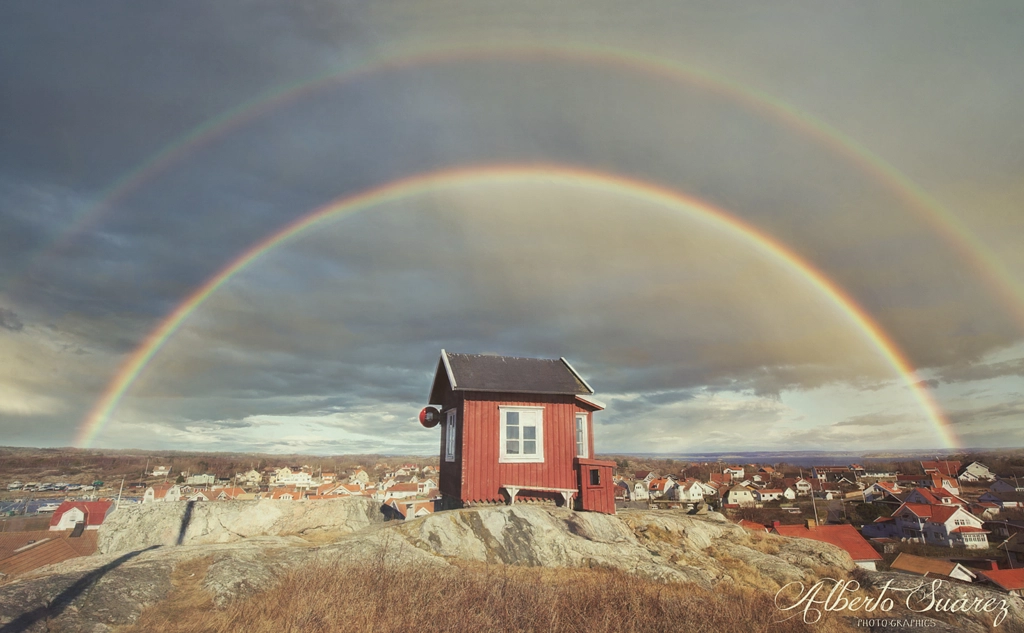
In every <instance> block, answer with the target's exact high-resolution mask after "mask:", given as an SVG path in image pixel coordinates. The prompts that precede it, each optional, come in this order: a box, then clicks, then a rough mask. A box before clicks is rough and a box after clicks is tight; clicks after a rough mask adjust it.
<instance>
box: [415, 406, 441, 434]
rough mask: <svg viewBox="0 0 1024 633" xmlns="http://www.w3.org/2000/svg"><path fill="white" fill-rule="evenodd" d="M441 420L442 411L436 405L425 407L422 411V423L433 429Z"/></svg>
mask: <svg viewBox="0 0 1024 633" xmlns="http://www.w3.org/2000/svg"><path fill="white" fill-rule="evenodd" d="M440 421H441V412H440V411H438V410H437V409H436V408H434V407H424V408H423V410H422V411H420V424H422V425H423V426H425V427H427V428H428V429H432V428H434V427H435V426H437V425H438V423H439V422H440Z"/></svg>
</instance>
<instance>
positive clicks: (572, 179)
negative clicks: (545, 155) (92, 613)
mask: <svg viewBox="0 0 1024 633" xmlns="http://www.w3.org/2000/svg"><path fill="white" fill-rule="evenodd" d="M531 180H534V181H542V182H544V183H555V184H563V185H565V186H572V187H586V188H587V189H588V190H596V191H606V192H608V193H610V194H616V195H624V196H632V197H635V198H638V199H641V200H644V201H647V202H650V203H655V204H659V205H664V206H666V207H669V208H673V209H677V210H680V211H683V212H685V213H687V214H688V215H690V216H691V217H693V218H696V219H698V220H701V221H704V222H707V223H709V224H711V225H712V226H715V227H717V228H719V229H723V230H725V231H728V232H730V233H731V234H732V235H736V236H739V237H741V238H743V239H744V240H745V241H746V242H747V243H749V244H750V245H752V246H753V247H755V248H757V249H758V250H760V251H761V252H762V253H764V254H766V255H769V256H770V257H772V258H774V259H776V260H778V261H780V262H782V263H783V264H784V265H785V266H787V267H788V268H789V269H790V270H792V271H793V272H795V273H797V274H799V275H801V276H802V277H803V278H804V279H805V280H806V281H807V282H809V283H810V284H811V285H812V286H813V287H814V288H815V289H816V290H818V291H819V292H821V293H822V294H823V295H824V296H825V297H827V298H828V299H829V300H830V301H831V302H832V303H833V304H834V305H835V306H836V307H838V308H839V309H840V310H841V311H842V312H843V313H844V314H845V315H846V317H847V318H848V319H849V321H850V322H851V323H853V324H854V325H855V326H856V327H857V328H859V329H860V330H861V331H862V332H863V333H864V335H865V337H866V338H867V339H868V340H869V341H870V342H871V343H872V344H873V345H874V346H875V347H876V348H877V349H878V351H879V353H880V354H881V355H882V356H883V357H884V358H885V360H886V361H887V362H888V363H889V364H890V365H891V366H892V367H893V369H894V370H895V371H896V372H897V373H898V374H899V376H900V377H901V378H902V380H903V381H904V382H905V383H906V385H907V387H908V388H909V389H910V390H911V393H912V394H913V396H914V398H915V399H916V400H917V402H918V403H919V405H920V406H921V408H922V410H923V411H924V412H925V415H926V416H927V418H928V420H929V422H930V423H931V424H932V425H933V426H934V428H935V431H936V433H937V435H938V436H939V438H940V439H941V441H942V442H943V444H945V445H946V447H948V448H957V447H958V446H959V442H958V439H957V437H956V435H955V434H954V432H953V428H952V426H951V425H950V424H949V421H948V420H947V419H946V418H945V416H944V414H943V413H942V411H941V409H940V408H939V406H938V404H937V403H936V402H935V400H934V399H933V398H932V396H931V394H930V393H929V392H928V391H927V390H926V389H925V388H924V387H923V386H922V385H921V384H920V383H921V380H920V378H919V377H918V376H917V374H916V373H915V371H914V369H913V368H912V367H911V364H910V362H909V361H908V360H907V359H906V357H905V356H904V354H903V353H902V352H901V351H900V350H899V348H898V347H897V346H896V344H895V343H894V342H893V341H892V340H891V339H890V338H889V337H888V335H886V333H885V332H884V331H883V330H882V329H881V327H879V325H878V324H877V323H876V322H875V321H874V320H873V319H872V318H871V317H870V315H868V314H867V312H865V311H864V309H863V308H861V307H860V306H859V305H858V304H857V302H856V301H854V300H853V298H852V297H850V296H849V294H847V293H846V292H845V291H844V290H843V289H842V288H840V287H839V286H838V285H837V284H836V283H834V282H833V281H832V280H830V279H829V278H828V277H826V276H825V275H824V274H823V273H822V272H821V271H819V270H817V269H815V268H814V267H813V266H811V265H810V264H809V263H808V262H807V261H805V260H803V259H802V258H801V257H800V256H798V255H797V254H795V253H794V252H793V251H791V250H790V249H788V248H787V247H786V246H784V245H783V244H781V243H780V242H778V241H777V240H775V239H774V238H772V237H771V236H768V235H766V234H764V233H761V232H758V231H757V230H756V229H754V228H753V227H752V226H750V225H748V224H746V223H744V222H743V221H742V220H740V219H738V218H736V217H734V216H732V215H729V214H728V213H726V212H725V211H722V210H721V209H717V208H715V207H712V206H710V205H708V204H706V203H704V202H702V201H699V200H696V199H694V198H690V197H688V196H685V195H683V194H680V193H678V192H675V191H672V190H670V189H666V188H664V187H661V186H659V185H655V184H652V183H648V182H643V181H640V180H635V179H631V178H625V177H622V176H617V175H613V174H608V173H603V172H598V171H592V170H585V169H580V168H576V167H569V166H564V165H550V164H549V165H494V166H478V167H468V168H463V169H451V170H443V171H435V172H428V173H424V174H420V175H416V176H412V177H409V178H404V179H401V180H398V181H394V182H391V183H387V184H384V185H381V186H378V187H375V188H372V189H369V190H367V191H363V192H361V193H357V194H355V195H349V196H345V197H343V198H340V199H337V200H335V201H333V202H331V203H329V204H327V205H325V206H322V207H320V208H318V209H316V210H314V211H311V212H310V213H308V214H306V215H305V216H303V217H301V218H299V219H298V220H296V221H294V222H292V223H291V224H289V225H287V226H285V227H284V228H282V229H281V230H279V231H277V232H276V233H274V234H272V235H270V236H268V237H266V238H265V239H263V240H261V241H260V242H258V243H256V244H254V245H253V246H251V247H250V248H249V249H247V250H246V251H245V252H244V253H242V254H241V255H240V256H239V257H237V258H236V259H235V260H234V261H232V262H231V264H229V265H228V266H226V267H224V268H223V269H222V270H221V271H220V272H218V273H217V274H216V275H214V276H213V277H211V278H210V279H209V280H207V281H206V282H205V283H204V284H203V285H202V286H200V287H199V288H198V289H197V290H195V292H193V293H192V294H191V295H190V296H189V297H188V298H187V299H185V300H184V301H183V302H181V304H179V305H178V307H177V308H175V309H174V311H173V312H171V313H170V314H169V315H168V316H167V317H166V318H165V319H164V320H163V321H162V322H161V323H160V325H158V326H157V327H156V328H155V329H153V331H152V332H150V334H149V335H148V336H147V337H146V339H145V340H144V341H143V342H142V344H141V345H139V346H138V347H137V348H136V349H135V350H134V351H133V352H132V353H131V354H130V355H129V356H128V358H127V359H126V360H125V361H124V362H123V363H122V365H121V366H120V368H119V369H118V371H117V373H116V374H115V376H114V379H113V380H112V381H111V382H110V383H109V385H108V386H107V387H106V389H105V390H104V391H103V393H102V395H101V396H100V398H99V399H98V400H97V401H96V403H95V405H94V406H93V408H92V409H91V410H90V411H89V413H88V415H86V416H85V418H84V420H83V422H82V424H81V426H80V429H79V433H78V436H77V437H76V440H75V444H76V446H79V447H87V446H88V445H89V444H90V443H91V442H92V441H93V440H94V439H95V438H96V437H97V435H98V434H99V433H100V432H101V431H102V430H103V427H104V425H105V424H106V423H107V421H108V420H109V419H110V416H111V414H112V413H113V411H114V410H115V409H116V407H117V406H118V404H119V403H120V401H121V399H122V397H123V396H124V394H125V393H126V392H127V390H128V389H129V388H130V387H131V385H132V383H133V382H134V381H135V379H136V378H137V377H138V376H139V374H140V373H141V372H142V371H143V370H144V369H145V368H146V366H147V365H148V364H149V362H150V361H151V360H152V359H153V357H154V356H155V355H156V354H157V353H158V352H159V351H160V349H161V348H162V347H163V345H164V344H165V343H166V342H167V341H168V339H169V338H170V337H171V336H172V335H173V334H174V333H175V332H176V331H177V330H178V328H179V327H180V326H181V324H182V323H184V322H185V320H186V319H187V318H188V316H189V315H190V314H192V312H194V311H195V310H196V308H198V307H199V306H200V305H202V303H203V302H204V301H206V299H207V298H209V297H210V296H211V295H212V294H213V293H214V292H216V291H217V289H218V288H220V287H221V286H223V285H224V284H225V283H226V282H227V281H228V280H230V279H231V278H232V277H234V276H235V275H236V274H238V273H239V272H241V271H242V270H244V269H245V268H246V267H248V266H249V265H250V264H252V263H253V262H255V261H256V260H258V259H259V257H260V256H261V255H263V254H264V253H266V252H268V251H270V250H271V249H273V248H275V247H277V246H280V245H281V244H283V243H285V242H287V241H289V240H292V239H294V238H296V237H297V236H299V235H301V234H302V233H303V232H305V231H307V230H309V229H311V228H313V227H315V226H318V225H321V224H323V223H326V222H330V221H332V220H335V219H337V218H339V217H342V216H344V215H348V214H353V213H357V212H360V211H364V210H367V209H370V208H372V207H374V206H377V205H380V204H384V203H387V202H391V201H396V200H400V199H403V198H407V197H410V196H414V195H417V194H421V193H425V192H429V191H434V190H440V189H443V188H445V187H452V186H457V185H466V184H474V185H476V184H485V183H519V182H529V181H531Z"/></svg>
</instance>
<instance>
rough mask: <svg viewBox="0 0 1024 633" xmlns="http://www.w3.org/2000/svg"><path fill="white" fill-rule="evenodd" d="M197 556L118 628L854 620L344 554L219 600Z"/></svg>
mask: <svg viewBox="0 0 1024 633" xmlns="http://www.w3.org/2000/svg"><path fill="white" fill-rule="evenodd" d="M205 565H206V563H205V562H199V563H195V564H191V563H190V564H188V565H187V566H186V565H180V566H179V569H178V570H176V571H175V576H174V578H173V580H174V591H173V592H172V593H171V595H169V596H168V598H167V600H166V601H164V602H163V603H161V604H158V605H154V606H153V607H151V608H150V609H148V610H147V611H146V612H144V613H143V615H142V617H141V618H140V620H139V622H138V623H137V625H136V626H134V627H131V628H130V629H127V630H125V631H123V633H128V632H129V631H131V632H132V633H134V632H142V631H155V630H159V631H165V632H171V631H179V632H189V633H192V632H204V633H205V632H209V633H226V632H229V631H231V632H233V631H246V632H247V633H292V632H295V633H298V632H300V631H301V632H303V633H306V632H309V633H320V632H327V631H380V632H384V633H392V632H395V633H397V632H404V631H412V630H418V631H436V632H454V631H537V632H541V631H543V632H549V631H550V632H554V633H559V632H564V633H574V632H581V633H582V632H584V631H585V632H587V633H602V632H609V633H610V632H617V631H635V632H638V633H646V632H651V633H653V632H656V631H657V632H661V631H688V632H693V633H702V632H703V633H733V632H735V633H740V632H742V633H748V632H751V631H754V632H757V631H764V632H768V631H793V632H795V633H801V632H803V631H807V632H810V631H814V632H815V633H840V632H843V631H850V630H851V629H850V628H848V625H847V624H846V623H845V622H844V621H843V620H841V619H840V618H836V617H829V618H827V619H826V620H825V621H824V622H819V623H817V624H814V625H805V624H803V623H800V622H798V621H793V620H790V621H788V622H783V623H780V622H778V621H779V620H781V617H780V614H779V612H778V611H777V610H776V609H775V607H774V605H773V603H772V596H771V595H770V594H768V593H765V592H758V591H755V590H751V589H748V588H744V587H738V586H721V587H719V588H718V589H717V590H715V591H708V590H704V589H701V588H700V587H698V586H696V585H683V584H665V583H659V582H655V581H652V580H646V579H642V578H638V577H636V576H633V575H630V574H627V573H625V572H622V571H618V570H609V569H543V568H525V567H512V566H506V565H484V564H479V563H467V562H461V563H460V564H458V565H457V566H452V567H448V568H443V569H440V570H438V569H434V568H425V567H419V568H416V567H413V568H409V567H397V566H394V565H391V564H388V563H387V562H385V561H383V560H380V561H378V562H377V563H376V564H372V565H362V566H350V565H345V564H342V563H339V564H334V565H319V566H314V567H306V568H303V569H299V570H296V571H294V572H292V573H290V574H287V575H285V576H284V577H283V578H282V579H281V582H280V584H279V585H278V586H277V587H275V588H273V589H271V590H269V591H266V592H263V593H261V594H257V595H254V596H252V597H250V598H248V599H244V600H239V601H236V602H234V603H231V604H229V605H228V606H227V607H226V608H224V609H222V610H218V609H215V608H213V606H212V601H211V600H210V597H209V596H208V595H207V594H205V593H204V592H203V591H202V590H201V589H200V582H201V572H202V570H204V569H205Z"/></svg>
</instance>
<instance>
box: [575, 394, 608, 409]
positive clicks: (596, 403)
mask: <svg viewBox="0 0 1024 633" xmlns="http://www.w3.org/2000/svg"><path fill="white" fill-rule="evenodd" d="M576 399H577V400H582V401H583V402H586V403H587V404H592V405H594V406H595V407H601V409H607V408H608V406H607V405H605V403H603V402H601V401H600V400H598V399H597V398H588V397H587V396H584V395H582V394H576Z"/></svg>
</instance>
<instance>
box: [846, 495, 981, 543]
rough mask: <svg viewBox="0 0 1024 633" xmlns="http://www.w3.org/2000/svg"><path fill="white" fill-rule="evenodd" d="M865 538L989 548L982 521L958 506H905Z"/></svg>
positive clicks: (869, 528)
mask: <svg viewBox="0 0 1024 633" xmlns="http://www.w3.org/2000/svg"><path fill="white" fill-rule="evenodd" d="M862 532H863V534H864V536H865V537H866V538H873V537H879V538H897V539H900V540H904V541H912V542H916V543H925V544H928V545H937V546H940V547H965V548H967V549H985V548H986V547H988V534H989V531H988V530H986V529H984V527H983V523H982V520H981V519H979V518H978V517H976V516H974V515H973V514H971V513H970V512H968V511H967V510H965V509H964V508H962V507H961V506H956V505H930V504H923V503H904V504H903V505H901V506H900V507H899V508H898V509H897V510H896V511H895V512H893V514H892V516H890V517H881V518H879V519H877V520H876V521H875V522H874V523H869V524H867V525H865V526H864V528H863V530H862Z"/></svg>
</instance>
